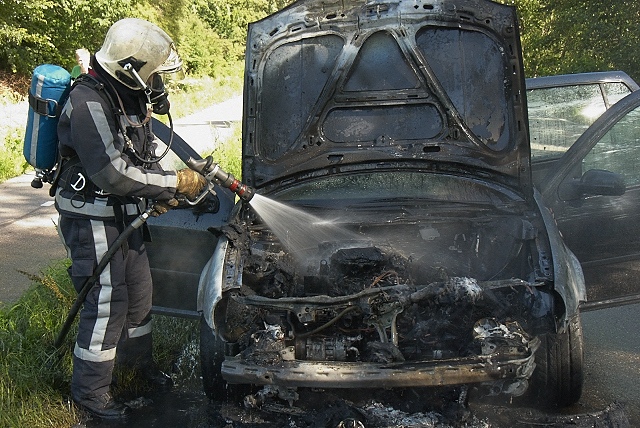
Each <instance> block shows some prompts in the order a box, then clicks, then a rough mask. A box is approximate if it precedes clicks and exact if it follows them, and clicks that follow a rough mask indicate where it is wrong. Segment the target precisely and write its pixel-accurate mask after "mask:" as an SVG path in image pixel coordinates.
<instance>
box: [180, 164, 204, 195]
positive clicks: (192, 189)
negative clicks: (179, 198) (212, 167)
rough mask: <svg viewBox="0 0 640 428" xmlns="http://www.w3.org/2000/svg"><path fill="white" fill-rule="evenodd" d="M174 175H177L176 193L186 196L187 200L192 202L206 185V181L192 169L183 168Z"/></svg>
mask: <svg viewBox="0 0 640 428" xmlns="http://www.w3.org/2000/svg"><path fill="white" fill-rule="evenodd" d="M176 174H177V175H178V184H176V193H180V194H182V195H184V196H186V198H187V199H189V200H194V199H195V198H196V197H197V196H198V195H199V194H200V192H201V191H202V189H204V186H206V185H207V180H205V178H204V177H203V176H202V174H200V173H198V172H196V171H194V170H192V169H189V168H184V169H181V170H178V171H176Z"/></svg>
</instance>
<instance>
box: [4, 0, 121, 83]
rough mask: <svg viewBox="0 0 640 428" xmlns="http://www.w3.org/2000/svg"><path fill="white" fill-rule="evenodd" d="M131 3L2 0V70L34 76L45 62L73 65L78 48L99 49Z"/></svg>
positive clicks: (109, 0)
mask: <svg viewBox="0 0 640 428" xmlns="http://www.w3.org/2000/svg"><path fill="white" fill-rule="evenodd" d="M128 7H129V1H128V0H56V1H53V0H0V37H1V38H2V40H3V43H1V44H0V69H2V70H5V71H9V72H12V73H19V74H25V75H29V74H31V72H32V71H33V69H34V68H35V67H36V66H37V65H39V64H43V63H53V64H59V65H61V66H66V67H71V66H73V65H74V64H75V54H74V53H75V50H76V49H77V48H79V47H82V46H85V47H87V48H88V49H96V48H98V47H99V46H100V44H101V42H102V39H103V38H104V34H105V33H106V31H107V29H108V28H109V26H110V25H111V24H112V23H113V22H115V21H116V20H118V19H120V18H122V17H124V16H126V14H127V12H128Z"/></svg>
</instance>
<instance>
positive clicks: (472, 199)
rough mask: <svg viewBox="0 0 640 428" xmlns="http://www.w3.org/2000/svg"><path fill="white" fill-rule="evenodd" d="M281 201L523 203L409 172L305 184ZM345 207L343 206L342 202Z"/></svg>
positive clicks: (476, 186)
mask: <svg viewBox="0 0 640 428" xmlns="http://www.w3.org/2000/svg"><path fill="white" fill-rule="evenodd" d="M274 196H276V197H277V199H279V200H281V201H304V200H342V201H344V200H347V201H354V202H355V201H356V200H371V199H374V200H376V199H377V200H381V199H396V198H415V199H416V200H418V199H428V200H435V201H443V202H466V203H482V204H503V203H508V202H513V201H521V200H522V199H521V198H520V197H519V196H518V195H517V194H515V193H513V192H510V191H508V190H507V189H503V188H499V187H497V186H492V185H489V184H488V183H485V182H481V181H478V180H474V179H472V178H469V177H461V176H455V175H447V174H434V173H422V172H409V171H385V172H378V171H376V172H366V173H362V172H361V173H350V174H344V175H337V176H333V177H328V178H323V179H321V180H316V181H312V182H306V183H302V184H299V185H296V186H294V187H290V188H288V189H284V190H282V191H279V192H277V193H276V194H275V195H274ZM342 203H344V202H342Z"/></svg>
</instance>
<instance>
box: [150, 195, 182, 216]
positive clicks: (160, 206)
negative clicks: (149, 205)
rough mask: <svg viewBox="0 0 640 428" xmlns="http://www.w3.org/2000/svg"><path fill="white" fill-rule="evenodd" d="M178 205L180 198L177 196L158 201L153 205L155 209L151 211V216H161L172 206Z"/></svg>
mask: <svg viewBox="0 0 640 428" xmlns="http://www.w3.org/2000/svg"><path fill="white" fill-rule="evenodd" d="M177 206H178V200H177V199H176V198H171V199H169V200H168V201H156V202H155V203H154V205H153V207H154V209H153V211H151V213H150V215H151V217H159V216H160V215H161V214H164V213H166V212H167V211H169V210H170V209H171V208H175V207H177Z"/></svg>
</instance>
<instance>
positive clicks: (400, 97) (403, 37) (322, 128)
mask: <svg viewBox="0 0 640 428" xmlns="http://www.w3.org/2000/svg"><path fill="white" fill-rule="evenodd" d="M423 6H428V7H420V5H418V4H414V3H411V2H397V1H384V0H382V1H377V2H375V3H370V2H366V1H364V0H349V1H340V2H315V1H310V0H308V1H298V2H296V3H294V4H292V5H291V6H289V7H287V8H285V9H284V10H282V11H280V12H278V13H276V14H274V15H272V16H270V17H268V18H265V19H264V20H262V21H259V22H257V23H253V24H251V25H250V28H249V35H248V43H247V53H246V69H245V92H244V93H245V100H244V122H243V149H244V150H243V154H244V156H243V170H244V177H243V178H244V179H245V181H246V182H247V183H248V184H249V185H251V186H255V187H257V188H261V187H262V186H263V185H265V184H267V183H273V181H274V180H276V179H279V178H283V177H288V178H290V177H292V176H295V174H296V173H298V172H302V171H308V170H311V169H318V168H322V167H326V166H328V165H331V164H335V163H336V159H339V162H338V163H339V164H341V165H347V164H350V163H359V162H363V161H374V160H389V159H395V160H397V159H400V158H406V159H411V160H413V161H415V160H420V159H423V160H436V161H448V162H455V161H459V162H462V163H464V164H467V165H475V166H476V167H478V168H487V169H489V170H491V171H494V172H496V173H499V174H504V175H507V176H510V177H512V178H514V179H515V180H516V182H517V183H518V185H519V186H520V187H521V188H522V189H523V190H524V192H525V194H528V192H530V191H531V187H530V172H529V151H528V140H527V124H526V111H525V104H526V103H525V100H524V96H523V89H524V76H523V73H522V64H521V63H522V58H521V52H520V42H519V32H518V27H517V20H516V17H515V10H514V9H513V8H511V7H508V6H504V5H500V4H497V3H493V2H489V1H482V0H480V1H447V2H442V3H440V2H436V3H429V4H424V5H423ZM363 149H369V150H363Z"/></svg>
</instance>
